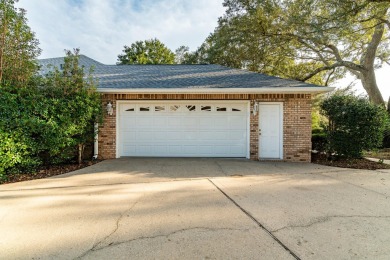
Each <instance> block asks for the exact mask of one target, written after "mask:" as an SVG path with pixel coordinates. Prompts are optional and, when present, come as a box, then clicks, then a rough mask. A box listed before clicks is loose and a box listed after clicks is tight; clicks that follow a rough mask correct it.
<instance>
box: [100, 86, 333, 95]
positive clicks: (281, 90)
mask: <svg viewBox="0 0 390 260" xmlns="http://www.w3.org/2000/svg"><path fill="white" fill-rule="evenodd" d="M334 89H335V88H334V87H274V88H192V89H191V88H190V89H189V88H186V89H182V88H163V89H159V88H131V89H121V88H97V91H98V92H100V93H105V94H126V93H129V94H130V93H137V94H140V93H150V94H167V93H174V94H199V93H202V94H313V93H317V94H318V93H327V92H331V91H333V90H334Z"/></svg>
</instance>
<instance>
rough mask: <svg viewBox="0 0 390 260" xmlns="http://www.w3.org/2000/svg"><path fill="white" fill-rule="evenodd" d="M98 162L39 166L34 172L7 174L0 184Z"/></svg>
mask: <svg viewBox="0 0 390 260" xmlns="http://www.w3.org/2000/svg"><path fill="white" fill-rule="evenodd" d="M98 162H101V160H94V161H87V162H83V163H82V164H78V163H73V164H63V165H52V166H45V167H42V168H40V169H39V170H38V171H37V172H36V173H21V174H11V175H9V176H8V179H7V180H0V184H7V183H14V182H20V181H30V180H36V179H43V178H48V177H52V176H55V175H60V174H64V173H68V172H72V171H76V170H79V169H82V168H85V167H88V166H91V165H94V164H96V163H98Z"/></svg>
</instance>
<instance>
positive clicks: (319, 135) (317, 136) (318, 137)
mask: <svg viewBox="0 0 390 260" xmlns="http://www.w3.org/2000/svg"><path fill="white" fill-rule="evenodd" d="M311 144H312V150H316V151H318V152H325V151H326V145H327V139H326V133H325V131H324V130H322V129H314V130H313V131H312V135H311Z"/></svg>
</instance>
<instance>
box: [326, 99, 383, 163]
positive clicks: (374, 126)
mask: <svg viewBox="0 0 390 260" xmlns="http://www.w3.org/2000/svg"><path fill="white" fill-rule="evenodd" d="M321 109H322V113H323V115H325V116H326V117H327V118H328V121H329V124H328V126H327V127H326V129H325V131H326V134H327V141H328V153H329V154H336V155H337V156H342V157H350V158H360V157H361V156H362V153H363V151H364V150H370V149H374V148H378V147H380V146H381V144H382V140H383V134H384V131H385V129H386V125H387V124H388V114H387V112H386V110H385V109H384V108H383V107H381V106H378V105H375V104H372V103H370V102H369V101H368V100H367V99H365V98H362V97H356V96H354V95H352V94H342V93H336V94H334V95H332V96H330V97H329V98H327V99H325V100H324V101H323V103H322V104H321Z"/></svg>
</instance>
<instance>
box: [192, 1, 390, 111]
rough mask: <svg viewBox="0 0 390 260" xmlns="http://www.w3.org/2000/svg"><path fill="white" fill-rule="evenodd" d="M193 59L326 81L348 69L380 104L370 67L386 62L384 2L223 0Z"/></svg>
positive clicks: (389, 24) (387, 40)
mask: <svg viewBox="0 0 390 260" xmlns="http://www.w3.org/2000/svg"><path fill="white" fill-rule="evenodd" d="M224 6H225V7H226V8H227V10H226V13H225V15H224V16H223V17H221V18H220V19H219V23H218V27H217V28H216V29H215V31H214V33H212V34H211V35H210V36H209V37H208V38H207V39H206V41H205V42H204V43H203V44H202V46H201V47H200V48H199V49H198V50H197V51H196V52H195V53H193V56H195V58H196V60H197V62H199V63H202V62H207V63H218V64H222V65H227V66H231V67H235V68H247V69H249V70H251V71H257V72H262V73H266V74H270V75H276V76H281V77H287V78H294V79H297V80H302V81H308V82H310V83H315V84H321V85H327V84H329V83H330V82H332V81H333V80H336V79H339V78H340V77H343V76H344V75H345V73H346V72H347V71H349V72H351V73H352V74H353V75H355V76H356V77H357V78H358V79H360V80H361V82H362V84H363V86H364V88H365V89H366V91H367V93H368V95H369V97H370V100H371V101H373V102H374V103H376V104H384V102H383V98H382V96H381V95H380V92H379V89H378V87H377V85H376V79H375V72H374V70H375V68H377V67H380V66H381V64H382V63H383V62H387V63H389V61H390V60H389V55H390V51H389V50H390V49H389V48H388V46H389V43H390V34H389V28H390V18H389V11H388V10H389V8H390V2H389V1H372V0H357V1H356V0H343V1H339V0H322V1H313V0H294V1H290V0H278V1H275V0H262V1H259V0H225V1H224Z"/></svg>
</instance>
